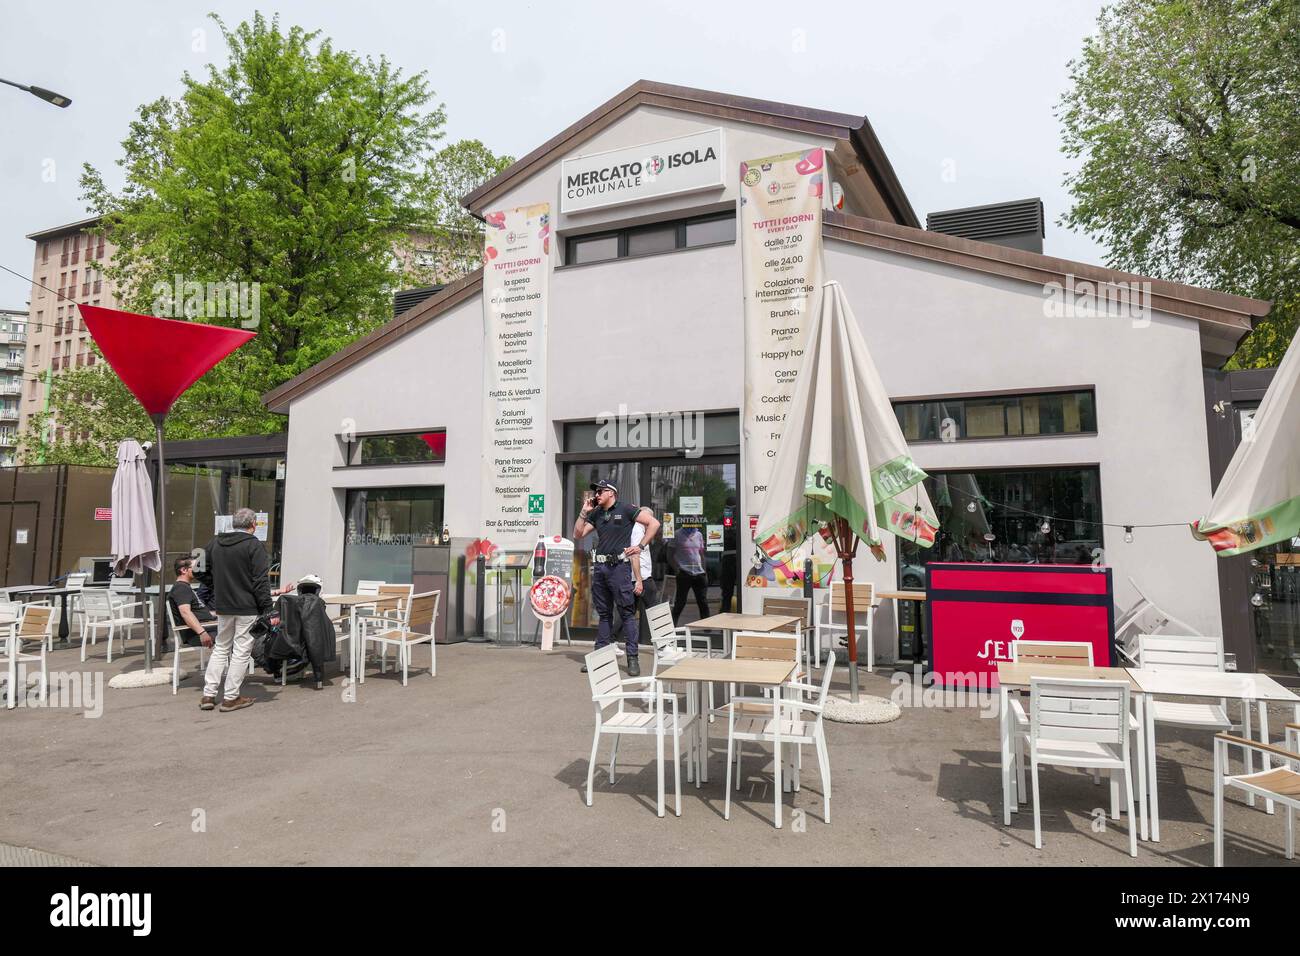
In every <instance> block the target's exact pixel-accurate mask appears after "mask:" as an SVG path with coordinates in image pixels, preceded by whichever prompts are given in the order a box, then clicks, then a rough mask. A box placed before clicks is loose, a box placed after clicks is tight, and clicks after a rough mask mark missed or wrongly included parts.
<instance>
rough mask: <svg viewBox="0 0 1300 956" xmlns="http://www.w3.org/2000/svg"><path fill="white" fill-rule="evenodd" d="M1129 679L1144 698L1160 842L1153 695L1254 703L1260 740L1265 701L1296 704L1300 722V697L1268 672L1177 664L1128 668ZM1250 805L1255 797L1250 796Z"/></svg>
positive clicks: (1264, 739)
mask: <svg viewBox="0 0 1300 956" xmlns="http://www.w3.org/2000/svg"><path fill="white" fill-rule="evenodd" d="M1126 670H1127V671H1128V675H1129V678H1130V679H1131V680H1132V682H1133V683H1134V684H1135V685H1136V686H1137V689H1138V692H1139V693H1140V694H1141V695H1142V696H1143V697H1145V698H1146V702H1147V706H1146V707H1145V708H1144V709H1145V711H1146V748H1145V750H1146V753H1147V759H1148V761H1149V762H1150V768H1149V772H1148V774H1147V777H1148V779H1149V780H1150V786H1149V787H1148V789H1147V793H1148V795H1149V801H1150V804H1151V813H1150V816H1151V839H1152V840H1154V841H1155V842H1157V843H1158V842H1159V841H1160V801H1159V796H1158V790H1159V787H1158V786H1157V783H1156V722H1155V706H1154V701H1153V698H1154V697H1155V695H1157V694H1161V695H1168V696H1171V697H1201V698H1211V699H1215V700H1218V699H1222V698H1230V699H1232V700H1240V701H1245V702H1246V703H1247V704H1250V703H1251V702H1254V703H1256V704H1257V705H1258V707H1259V737H1258V740H1259V741H1260V742H1261V743H1268V704H1269V703H1270V702H1274V703H1286V704H1291V705H1292V706H1293V707H1295V719H1296V722H1297V723H1300V697H1297V696H1296V695H1295V694H1294V693H1292V692H1291V691H1289V690H1287V689H1286V688H1285V687H1283V686H1282V685H1281V684H1279V683H1278V682H1277V681H1275V680H1274V679H1273V678H1271V677H1269V676H1268V675H1267V674H1248V673H1239V672H1229V671H1221V672H1216V671H1206V670H1188V669H1184V668H1178V667H1129V668H1126ZM1249 714H1250V712H1249V710H1247V711H1246V715H1247V716H1246V726H1245V727H1243V728H1242V733H1243V735H1244V736H1246V737H1250V725H1249V720H1250V717H1249ZM1253 759H1254V758H1253V756H1252V755H1251V754H1250V753H1249V752H1247V757H1246V760H1247V764H1246V767H1247V770H1248V771H1249V770H1250V769H1251V767H1252V766H1253ZM1263 761H1264V768H1263V769H1265V770H1267V769H1269V767H1270V766H1271V765H1272V761H1270V760H1269V757H1268V754H1264V755H1263ZM1250 804H1251V806H1254V799H1253V797H1252V798H1251V801H1250ZM1266 809H1267V811H1268V812H1269V813H1272V812H1273V802H1272V801H1271V800H1270V801H1267V806H1266Z"/></svg>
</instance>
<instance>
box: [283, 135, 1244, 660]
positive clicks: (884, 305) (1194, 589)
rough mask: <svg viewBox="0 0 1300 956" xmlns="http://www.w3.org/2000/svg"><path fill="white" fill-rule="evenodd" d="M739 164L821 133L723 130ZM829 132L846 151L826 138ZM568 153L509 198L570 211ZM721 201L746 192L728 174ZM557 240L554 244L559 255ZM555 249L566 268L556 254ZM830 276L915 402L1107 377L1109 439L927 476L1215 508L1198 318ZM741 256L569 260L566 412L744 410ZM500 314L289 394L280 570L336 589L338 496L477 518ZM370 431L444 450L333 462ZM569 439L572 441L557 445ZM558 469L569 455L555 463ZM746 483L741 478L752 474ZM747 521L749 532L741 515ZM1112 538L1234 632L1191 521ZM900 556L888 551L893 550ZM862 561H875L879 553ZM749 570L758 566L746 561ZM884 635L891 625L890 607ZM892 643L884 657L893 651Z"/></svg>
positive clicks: (1092, 382)
mask: <svg viewBox="0 0 1300 956" xmlns="http://www.w3.org/2000/svg"><path fill="white" fill-rule="evenodd" d="M712 125H719V124H717V123H712V122H698V121H696V120H693V119H691V118H690V117H685V116H681V115H678V114H671V113H666V112H664V111H661V110H655V109H643V110H641V111H638V112H636V113H634V114H631V115H629V116H627V117H624V118H623V119H622V120H620V121H619V122H618V123H616V124H614V125H613V126H612V127H610V128H609V129H607V130H605V131H603V132H602V133H601V134H599V136H598V137H597V138H596V139H595V140H594V141H592V142H590V143H588V144H584V146H583V149H582V151H583V152H595V151H597V150H601V149H609V148H612V147H615V146H622V145H631V144H634V143H643V142H650V141H653V140H656V139H664V138H667V137H670V136H675V135H679V134H681V133H684V132H689V131H691V130H693V129H697V128H701V127H705V126H712ZM725 128H726V129H727V138H728V146H727V150H728V152H727V162H728V163H729V164H730V163H732V162H733V161H734V162H739V160H740V159H741V158H742V157H743V158H754V157H756V156H761V155H768V154H773V153H777V152H781V151H786V150H789V149H793V148H797V147H799V146H800V145H803V146H807V145H810V144H811V143H813V142H814V141H813V140H810V139H807V140H795V139H789V138H783V137H774V136H772V135H771V134H770V131H769V132H761V131H757V130H755V129H751V128H748V127H743V126H726V127H725ZM822 145H830V144H829V143H824V144H822ZM558 171H559V164H558V162H557V163H556V164H554V166H552V167H551V168H550V169H548V170H546V171H544V172H542V173H540V174H539V175H538V176H537V177H534V179H532V180H530V181H529V182H528V183H525V184H522V185H520V186H518V187H516V188H515V189H514V190H512V192H511V193H510V195H509V196H507V197H506V198H505V199H503V200H502V201H501V202H499V203H495V204H494V206H497V207H504V206H509V205H516V204H525V203H529V202H538V201H542V200H549V201H551V202H553V203H558V198H559V197H558V189H559V178H558ZM717 198H718V197H717V195H716V194H703V195H702V196H701V195H697V196H693V197H691V196H687V197H674V198H672V199H668V200H661V201H659V202H656V203H653V204H638V205H636V206H630V207H613V209H611V210H605V211H602V212H599V213H588V214H584V216H583V217H561V218H560V222H559V225H558V228H559V229H560V230H561V231H563V230H564V229H566V228H575V227H578V225H579V224H578V222H577V219H578V218H581V227H582V228H584V229H585V228H586V227H587V226H589V225H590V224H591V222H592V221H594V220H595V219H596V218H597V217H600V218H602V219H603V220H604V221H605V222H608V221H609V220H610V219H612V218H614V217H622V218H623V219H624V220H626V219H627V218H628V217H631V216H638V217H639V216H643V215H647V214H652V213H656V212H658V213H662V212H664V211H665V210H666V209H669V208H672V209H675V210H676V211H677V214H685V213H686V212H687V211H689V209H690V208H691V206H692V204H698V203H705V204H709V205H712V204H714V203H715V201H716V200H717ZM724 198H730V199H733V200H734V192H733V190H732V189H731V188H730V187H729V188H728V190H727V191H726V196H725V197H724ZM559 246H560V243H556V244H555V247H556V252H557V253H558V249H559ZM558 261H559V260H558V258H557V260H556V262H557V264H558ZM826 263H827V270H826V271H827V276H828V277H829V278H835V279H838V280H839V281H840V282H841V284H842V285H843V286H844V289H845V292H846V293H847V294H848V296H849V300H850V302H851V304H852V305H853V308H854V310H855V312H856V314H857V317H858V319H859V321H860V322H861V324H862V327H863V331H864V334H865V336H866V339H867V344H868V346H869V347H870V348H871V350H872V355H873V357H874V358H875V361H876V364H877V366H878V368H879V369H880V372H881V375H882V377H883V379H884V382H885V385H886V387H887V388H888V389H889V391H890V394H891V395H894V396H896V397H915V396H924V395H935V394H952V393H962V392H981V391H990V390H1003V389H1025V390H1031V389H1036V388H1044V387H1056V386H1065V385H1080V386H1095V388H1096V395H1097V415H1098V434H1097V435H1096V436H1091V437H1045V438H1029V439H1010V440H999V441H963V442H960V443H956V444H918V445H917V446H916V447H915V449H914V453H915V456H916V458H917V460H918V462H919V463H920V464H921V466H922V467H925V468H930V469H953V468H977V467H1007V468H1014V467H1021V466H1032V465H1068V464H1098V465H1099V466H1100V474H1101V498H1102V511H1103V517H1104V519H1105V520H1106V521H1107V522H1133V523H1153V522H1185V521H1188V520H1191V519H1192V518H1194V517H1196V516H1197V515H1199V514H1201V513H1202V512H1203V510H1204V508H1205V506H1206V505H1207V504H1208V502H1209V498H1210V492H1209V464H1208V456H1207V452H1206V433H1205V419H1204V409H1203V404H1204V399H1203V393H1202V384H1201V362H1200V345H1199V337H1198V333H1197V329H1196V325H1195V323H1193V322H1190V321H1187V320H1183V319H1177V318H1173V317H1168V316H1162V315H1159V314H1157V315H1155V316H1154V318H1153V321H1152V322H1151V324H1150V325H1149V327H1146V328H1134V327H1133V326H1132V323H1131V322H1130V321H1128V320H1127V319H1118V318H1115V319H1050V318H1047V317H1045V315H1044V310H1043V296H1042V292H1041V289H1040V288H1039V287H1037V286H1035V285H1031V284H1028V283H1022V282H1016V281H1012V280H1006V279H998V278H993V277H988V276H984V275H982V274H979V273H975V272H971V271H968V270H962V269H958V268H956V267H952V266H947V265H941V264H935V263H926V262H922V261H921V260H918V259H915V258H910V257H905V256H901V255H897V254H894V253H888V252H881V251H877V250H869V249H864V248H861V247H858V246H853V245H850V244H848V243H843V242H838V241H828V242H827V248H826ZM740 290H741V278H740V257H739V248H738V247H737V246H723V247H712V248H704V249H696V250H685V251H681V252H676V253H670V254H666V255H660V256H653V257H647V258H644V259H635V260H621V261H615V262H609V263H600V264H594V265H588V266H580V267H570V268H558V269H557V270H556V271H555V272H554V274H553V275H552V278H551V304H550V312H549V328H548V358H547V362H548V369H549V375H548V379H549V381H548V401H549V415H550V418H551V419H552V421H554V422H560V421H564V420H574V419H587V420H590V419H593V418H595V417H597V416H598V415H600V414H601V413H603V412H609V411H612V410H614V409H616V408H617V406H618V405H619V404H620V403H626V404H627V405H628V406H629V407H630V408H632V409H636V410H640V411H647V412H657V411H689V410H716V409H737V408H739V406H740V403H741V401H742V395H743V375H744V359H743V353H742V349H743V341H742V331H741V327H742V318H741V316H742V311H741V307H742V303H741V296H740ZM481 394H482V312H481V304H480V302H479V299H478V298H474V299H472V300H468V301H466V302H464V303H462V304H461V305H459V306H457V307H456V308H455V309H454V310H452V311H451V312H449V313H446V314H444V315H442V316H441V317H439V318H437V319H436V320H434V321H433V322H432V323H430V324H429V325H427V326H425V327H424V328H422V329H420V330H419V331H417V332H415V333H412V334H411V335H409V336H407V337H406V338H404V339H402V340H401V341H399V342H398V343H397V344H395V345H393V346H390V347H389V348H388V349H386V350H385V351H383V352H381V353H379V354H376V355H373V356H371V357H370V358H368V359H366V360H364V361H363V362H361V363H359V364H357V365H355V366H353V367H352V368H350V369H348V370H347V371H346V372H344V373H342V374H341V375H339V376H338V377H336V378H335V379H333V380H332V381H330V382H329V383H327V384H325V385H323V386H321V387H320V388H318V389H316V390H315V391H313V392H311V393H309V394H307V395H306V396H304V397H302V398H299V399H297V400H295V401H294V402H293V404H292V409H291V415H290V428H289V452H288V455H289V457H288V476H287V485H286V498H285V534H284V570H285V573H286V574H287V575H289V576H296V575H299V574H302V573H304V572H306V571H316V572H317V573H319V574H321V575H322V576H323V577H324V578H325V581H326V587H327V588H330V587H336V586H338V584H339V583H340V580H341V572H342V539H343V512H342V507H343V505H342V491H341V489H343V488H346V487H363V486H383V485H427V484H441V485H444V486H445V495H446V509H447V510H446V514H447V523H448V525H449V526H450V527H451V529H452V531H453V533H454V534H456V535H457V536H460V535H468V534H473V533H475V532H476V531H477V530H478V520H479V507H480V495H481V492H480V487H481V471H480V467H481V466H480V434H479V432H480V428H481V406H482V399H481ZM348 418H351V419H354V420H355V424H356V429H357V431H359V432H365V431H373V430H380V429H383V430H389V429H391V430H399V429H407V428H422V427H437V426H445V427H446V428H447V430H448V440H447V462H446V464H445V465H437V466H402V467H393V468H367V469H347V470H335V469H334V467H333V466H334V465H336V464H339V463H340V458H339V453H338V451H337V442H336V440H335V438H334V436H335V435H336V434H337V433H338V432H339V431H340V430H341V427H342V422H343V421H344V419H348ZM551 451H552V452H554V451H555V448H552V449H551ZM552 460H553V459H552ZM560 478H561V475H560V469H559V468H558V467H556V466H554V465H552V467H551V468H549V469H548V484H547V488H546V493H547V502H548V505H549V508H548V523H549V524H550V525H551V526H552V527H556V528H558V527H559V522H560V518H561V515H560V510H559V509H560V505H561V502H562V501H563V488H562V486H561V482H560ZM742 481H743V476H742ZM742 527H744V525H742ZM1122 536H1123V533H1122V531H1118V532H1116V531H1115V530H1108V531H1107V532H1106V541H1105V543H1106V559H1107V560H1108V562H1109V563H1111V564H1112V565H1113V566H1114V567H1115V571H1116V574H1115V579H1116V596H1117V599H1118V600H1119V601H1120V602H1121V603H1127V601H1128V600H1129V598H1130V596H1131V592H1130V589H1129V586H1128V583H1127V576H1128V575H1132V576H1133V577H1134V578H1136V579H1137V580H1138V581H1139V583H1141V584H1142V586H1143V588H1144V590H1146V591H1147V593H1148V595H1149V596H1151V597H1152V598H1154V599H1155V600H1156V601H1157V602H1158V603H1160V604H1162V605H1163V606H1165V607H1167V608H1168V609H1169V610H1170V611H1171V612H1172V613H1174V614H1176V615H1178V616H1179V617H1181V618H1183V619H1184V620H1186V621H1188V623H1190V624H1192V625H1193V626H1195V627H1197V628H1198V629H1201V630H1203V631H1205V632H1206V633H1221V632H1222V631H1221V626H1220V623H1219V609H1218V582H1217V577H1216V569H1215V566H1214V558H1213V554H1212V552H1211V550H1210V549H1209V548H1207V547H1206V546H1205V545H1204V544H1201V543H1197V542H1195V541H1193V539H1192V538H1191V535H1190V533H1189V532H1188V531H1187V530H1186V528H1185V527H1177V528H1167V529H1159V530H1139V531H1138V532H1137V533H1136V539H1135V541H1134V543H1133V544H1131V545H1125V544H1124V543H1123V541H1122ZM888 550H890V551H891V552H892V549H888ZM864 554H865V553H864ZM741 564H742V573H743V570H744V568H743V565H744V564H745V561H744V555H742V561H741ZM855 570H856V572H857V576H858V577H859V578H860V579H866V580H872V581H874V582H875V583H877V584H879V585H880V586H882V587H888V588H893V587H894V586H895V581H896V578H895V570H894V567H893V560H892V556H891V559H890V561H889V562H887V563H884V564H877V563H876V562H874V561H873V560H872V559H870V557H862V558H860V559H859V560H858V561H857V562H855ZM880 624H881V631H880V633H881V634H882V635H885V634H888V635H892V634H893V625H892V622H891V620H890V618H889V615H888V613H887V612H886V613H885V614H884V615H883V616H882V618H881V619H880ZM889 643H890V642H889V641H885V640H880V641H878V642H877V656H878V657H881V658H884V657H886V656H888V654H890V653H892V648H891V647H890V646H889Z"/></svg>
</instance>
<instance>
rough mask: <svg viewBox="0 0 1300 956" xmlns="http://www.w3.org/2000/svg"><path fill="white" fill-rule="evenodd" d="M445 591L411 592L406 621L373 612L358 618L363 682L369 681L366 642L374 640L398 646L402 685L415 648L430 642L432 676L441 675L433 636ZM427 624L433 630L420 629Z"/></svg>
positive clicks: (380, 644) (361, 677)
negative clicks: (397, 620)
mask: <svg viewBox="0 0 1300 956" xmlns="http://www.w3.org/2000/svg"><path fill="white" fill-rule="evenodd" d="M441 596H442V592H441V591H425V592H424V593H423V594H413V595H411V601H410V608H409V611H408V614H407V618H406V620H405V621H404V622H394V621H392V620H389V619H388V618H385V617H380V616H378V615H372V616H370V617H363V618H361V619H360V620H358V621H357V627H358V631H357V634H358V637H360V639H361V647H360V648H359V650H360V652H361V668H360V674H359V678H360V682H361V683H363V684H364V683H365V682H366V663H365V649H366V645H367V644H369V643H370V642H371V641H374V642H375V643H376V644H378V645H379V646H380V647H381V648H387V647H388V646H392V647H395V648H397V659H398V660H399V661H400V662H401V665H402V686H403V687H405V686H406V676H407V671H408V670H409V668H410V666H411V648H413V647H414V646H415V645H417V644H428V645H429V676H430V677H436V676H437V675H438V648H437V643H436V642H435V641H434V639H433V634H434V631H435V630H436V626H435V624H436V621H437V618H438V599H439V598H440V597H441ZM425 627H427V628H428V629H429V633H427V634H425V633H423V632H422V631H421V630H420V629H421V628H425Z"/></svg>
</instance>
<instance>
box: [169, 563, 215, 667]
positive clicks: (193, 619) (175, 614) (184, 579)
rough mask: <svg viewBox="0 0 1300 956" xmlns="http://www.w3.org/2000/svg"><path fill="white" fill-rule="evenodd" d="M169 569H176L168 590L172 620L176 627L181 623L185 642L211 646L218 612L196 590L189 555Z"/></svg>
mask: <svg viewBox="0 0 1300 956" xmlns="http://www.w3.org/2000/svg"><path fill="white" fill-rule="evenodd" d="M172 570H173V571H175V572H176V583H175V584H173V585H172V588H171V591H169V592H168V594H167V600H168V601H170V602H171V605H172V620H174V621H175V622H176V625H177V627H183V630H182V631H181V632H180V633H181V636H182V640H183V641H184V643H185V646H186V647H195V646H197V645H198V644H202V645H203V646H204V647H211V646H212V639H213V636H214V635H215V634H216V633H217V615H216V614H215V613H213V611H212V609H211V608H210V607H208V606H207V605H206V604H204V603H203V601H201V600H200V599H199V596H198V594H197V593H196V592H195V588H194V567H193V562H192V561H191V559H189V558H177V559H176V563H175V564H173V565H172Z"/></svg>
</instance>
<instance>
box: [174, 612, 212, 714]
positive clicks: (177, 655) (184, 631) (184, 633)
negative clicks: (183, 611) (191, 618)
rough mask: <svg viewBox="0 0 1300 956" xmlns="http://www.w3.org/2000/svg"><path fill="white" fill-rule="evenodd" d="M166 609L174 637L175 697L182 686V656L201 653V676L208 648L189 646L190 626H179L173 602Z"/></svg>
mask: <svg viewBox="0 0 1300 956" xmlns="http://www.w3.org/2000/svg"><path fill="white" fill-rule="evenodd" d="M166 607H167V610H166V614H167V629H168V630H169V631H170V632H171V637H172V695H173V696H174V695H175V694H176V691H177V688H178V687H179V686H180V673H181V655H182V654H189V653H191V652H193V651H198V652H199V674H200V675H202V673H203V666H204V665H203V657H204V651H206V650H207V648H205V647H204V646H203V645H202V644H197V645H193V646H191V645H187V644H186V643H185V638H186V637H189V636H190V628H189V625H188V624H186V623H185V622H184V621H181V622H180V623H179V624H177V623H176V617H175V615H174V614H173V613H172V602H171V601H167V602H166Z"/></svg>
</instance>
